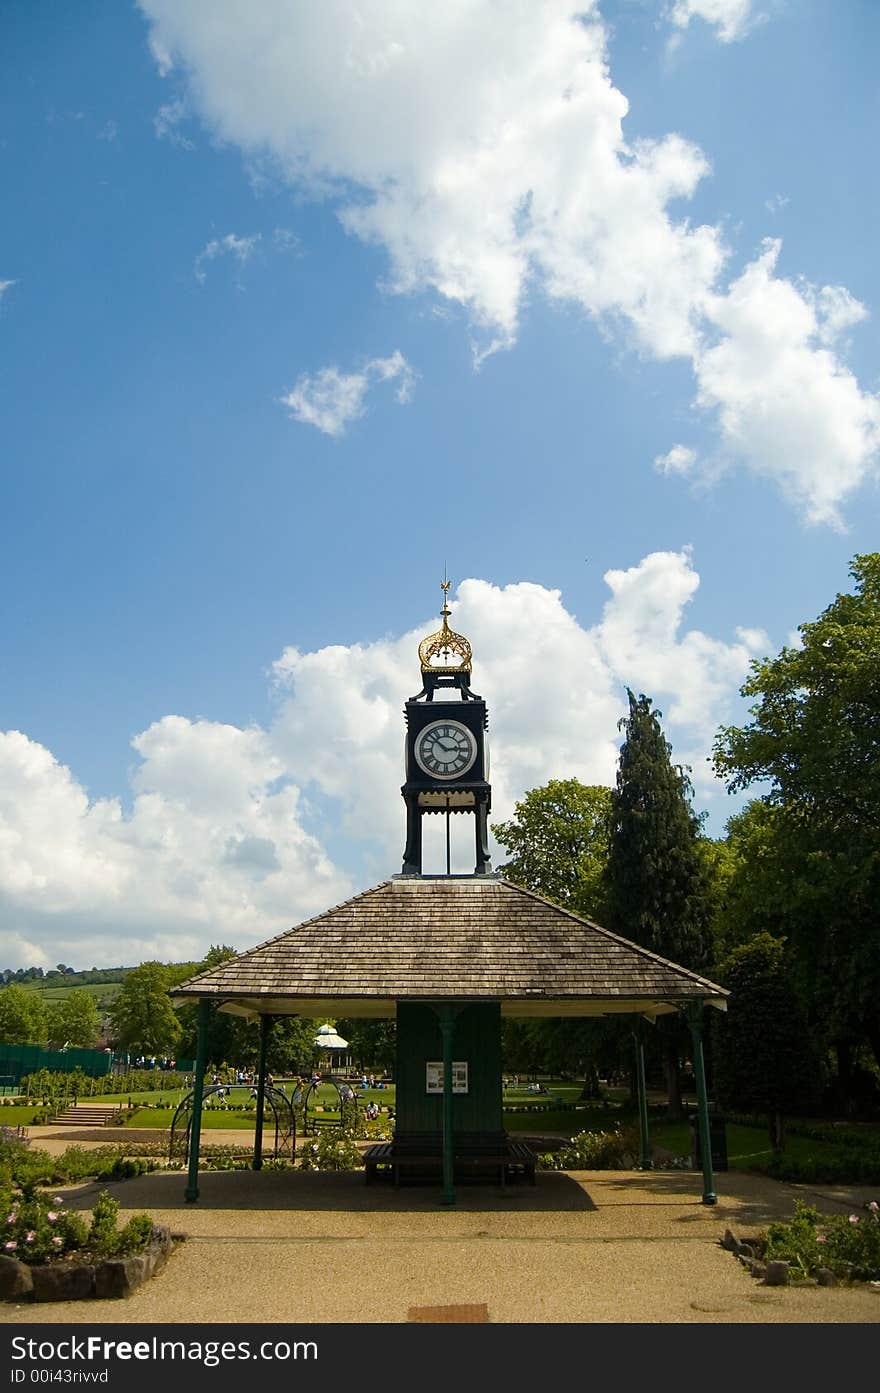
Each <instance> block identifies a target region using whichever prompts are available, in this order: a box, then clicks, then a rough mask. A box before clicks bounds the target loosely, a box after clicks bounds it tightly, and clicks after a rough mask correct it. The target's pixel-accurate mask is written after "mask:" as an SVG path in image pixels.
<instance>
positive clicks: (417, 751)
mask: <svg viewBox="0 0 880 1393" xmlns="http://www.w3.org/2000/svg"><path fill="white" fill-rule="evenodd" d="M449 584H450V582H449V581H448V580H444V581H443V582H442V589H443V609H442V610H441V616H442V619H443V627H442V628H441V629H439V630H438V631H437V633H435V634H429V635H428V637H427V638H424V639H422V642H421V643H420V644H419V662H420V664H421V669H422V690H421V691H420V692H419V693H418V694H417V695H416V696H414V697H410V699H409V701H408V702H407V703H406V707H405V711H404V714H405V717H406V783H405V784H404V785H403V787H402V788H401V790H400V791H401V793H402V794H403V799H404V802H405V803H406V847H405V849H404V853H403V874H404V875H421V874H422V818H423V817H424V815H425V814H426V813H445V814H446V816H447V818H448V817H449V816H450V815H451V814H452V813H472V814H473V817H474V843H475V866H474V874H475V875H490V874H491V871H492V864H491V861H490V859H489V813H490V811H491V807H492V789H491V787H490V784H489V748H488V744H487V741H486V730H487V728H488V725H489V717H488V715H487V712H486V703H485V702H484V700H483V698H482V697H481V696H478V695H477V693H476V692H472V691H471V687H470V681H471V659H472V652H471V646H470V644H469V643H468V641H467V639H466V638H465V637H464V636H463V635H462V634H456V633H454V632H453V631H452V629H450V627H449V622H448V621H449V616H450V614H451V613H452V611H451V610H450V608H449V596H448V591H449ZM444 689H450V691H454V692H455V693H456V696H455V698H452V697H450V699H445V698H444V697H441V698H440V699H439V700H437V697H436V694H437V692H438V690H441V691H442V690H444Z"/></svg>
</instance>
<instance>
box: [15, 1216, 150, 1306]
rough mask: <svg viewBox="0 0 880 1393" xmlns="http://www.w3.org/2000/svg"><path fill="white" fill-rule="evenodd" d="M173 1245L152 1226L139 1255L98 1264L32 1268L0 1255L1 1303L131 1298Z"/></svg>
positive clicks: (67, 1263) (52, 1263) (59, 1263)
mask: <svg viewBox="0 0 880 1393" xmlns="http://www.w3.org/2000/svg"><path fill="white" fill-rule="evenodd" d="M172 1246H173V1238H172V1235H171V1230H170V1229H169V1228H168V1227H167V1226H166V1225H165V1224H154V1225H153V1236H152V1238H151V1239H150V1242H149V1243H148V1244H147V1246H146V1248H145V1249H144V1250H143V1252H141V1253H135V1254H134V1255H133V1256H132V1257H127V1258H102V1259H101V1260H100V1261H99V1262H93V1263H92V1262H49V1263H35V1264H34V1265H33V1266H31V1265H30V1264H29V1263H26V1262H19V1261H18V1259H17V1258H11V1257H6V1256H5V1255H3V1256H0V1300H5V1301H81V1300H87V1299H88V1298H89V1297H105V1298H106V1297H121V1296H131V1294H132V1292H133V1291H134V1290H135V1288H136V1287H139V1286H140V1284H141V1282H145V1281H146V1280H147V1278H148V1277H152V1276H153V1275H154V1274H155V1273H156V1272H159V1271H161V1269H162V1268H163V1267H164V1266H165V1263H166V1262H167V1261H168V1254H169V1253H170V1252H171V1249H172Z"/></svg>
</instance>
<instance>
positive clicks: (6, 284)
mask: <svg viewBox="0 0 880 1393" xmlns="http://www.w3.org/2000/svg"><path fill="white" fill-rule="evenodd" d="M13 285H15V281H0V300H2V299H3V296H4V295H5V294H6V292H7V290H8V289H9V288H10V286H13Z"/></svg>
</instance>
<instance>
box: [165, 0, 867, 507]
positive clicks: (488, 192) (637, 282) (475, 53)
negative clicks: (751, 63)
mask: <svg viewBox="0 0 880 1393" xmlns="http://www.w3.org/2000/svg"><path fill="white" fill-rule="evenodd" d="M141 8H142V9H143V10H144V12H145V14H146V15H147V18H148V20H149V21H150V25H151V42H152V45H153V48H154V52H155V53H156V55H157V61H158V62H159V63H160V66H161V68H162V71H163V72H167V71H170V68H171V67H172V66H174V67H176V68H178V69H179V70H180V72H181V74H182V80H183V81H185V82H186V83H187V93H188V98H187V99H188V100H189V101H190V102H191V103H192V107H193V109H194V110H196V111H198V113H199V114H200V116H201V118H202V119H203V120H204V121H205V122H206V123H207V125H208V126H209V128H210V129H211V131H212V133H213V134H214V135H215V136H217V137H219V138H220V139H221V140H225V141H229V142H232V143H234V144H236V145H238V146H239V147H240V148H241V150H242V151H243V152H244V154H245V156H246V157H247V159H248V160H249V161H250V162H251V164H252V165H259V167H260V169H261V170H266V169H267V168H270V167H273V166H274V168H275V170H276V171H277V172H278V173H279V174H280V176H281V177H282V178H285V179H287V180H289V181H290V182H292V183H294V184H296V185H297V186H298V187H299V189H300V190H301V191H303V192H305V193H306V194H307V195H310V196H312V197H314V198H329V199H332V200H333V201H334V202H335V203H336V205H337V208H338V213H339V217H340V218H341V220H342V222H343V224H344V226H345V227H346V228H347V229H348V230H349V231H350V232H351V233H352V234H354V235H356V236H358V237H360V238H361V239H363V240H365V241H367V242H372V243H376V244H378V245H379V246H381V247H382V248H383V249H384V251H385V253H386V256H387V258H388V273H387V276H386V277H385V285H386V288H388V289H390V290H391V291H395V292H399V293H408V292H426V291H427V292H432V293H434V294H435V295H437V296H439V297H441V299H442V300H444V301H445V302H446V303H447V304H448V303H456V304H459V305H461V306H462V307H463V308H464V310H465V311H466V312H467V314H468V316H469V319H470V321H471V324H472V326H473V329H474V332H475V333H476V335H477V342H476V343H475V345H474V362H475V365H476V366H479V365H480V364H481V363H482V362H483V361H484V360H485V358H486V357H487V355H488V354H490V353H493V352H495V351H496V350H498V349H500V348H505V347H510V346H512V345H513V343H514V342H515V340H516V336H517V332H518V326H519V320H520V315H521V311H522V307H523V304H524V303H525V302H526V300H527V298H528V296H529V294H530V293H535V292H536V291H540V292H541V293H543V294H545V295H547V296H549V297H550V298H551V299H552V300H558V301H560V302H566V303H571V302H573V303H575V304H577V305H578V306H580V307H581V308H582V309H583V310H584V311H585V312H586V313H587V314H589V315H591V316H593V317H594V318H595V319H596V320H597V322H598V323H599V325H600V327H601V328H602V330H603V332H606V333H613V332H618V333H623V334H624V335H625V336H626V337H627V338H628V340H629V341H630V342H631V344H632V345H633V346H634V347H635V348H637V349H638V350H639V351H642V352H646V353H648V354H651V355H653V356H654V357H656V358H660V359H665V358H673V357H685V358H687V359H689V360H690V362H691V363H692V364H693V367H694V371H695V374H696V379H697V392H698V396H697V401H698V403H699V404H701V405H702V406H703V407H705V408H706V409H707V410H708V411H709V412H710V413H711V414H712V416H713V419H717V423H718V426H719V429H720V432H721V437H722V443H723V446H724V451H725V452H726V454H727V456H728V459H727V461H726V462H727V463H728V464H735V463H738V462H745V463H746V464H747V465H748V467H750V468H751V469H752V470H754V471H755V472H756V473H759V474H761V475H763V476H765V477H766V478H768V479H769V480H771V481H772V482H773V483H775V484H776V485H777V486H779V487H780V488H781V489H782V490H783V491H784V492H785V493H786V494H787V495H788V496H789V497H790V498H791V499H792V500H793V501H794V502H795V504H796V505H797V506H799V507H800V508H802V510H803V511H804V512H805V514H806V516H807V517H808V518H809V519H810V520H811V521H821V522H826V523H830V524H832V525H837V524H838V523H839V517H840V512H839V509H840V504H841V503H842V502H843V500H844V499H845V498H846V497H847V496H848V495H849V494H850V493H851V492H852V491H853V490H854V489H856V488H857V487H858V486H859V484H860V483H861V482H862V481H863V480H864V479H865V477H866V476H867V475H868V474H869V472H870V470H871V468H872V464H873V459H874V451H875V445H876V437H875V429H874V414H875V408H876V402H875V401H874V399H873V398H871V397H869V396H867V395H866V394H864V393H862V392H861V390H860V388H859V385H858V383H857V381H856V379H855V377H854V376H853V375H852V374H851V373H850V372H849V371H848V370H847V369H846V368H845V366H844V364H843V360H842V348H841V346H840V343H839V342H838V343H837V348H836V351H835V353H831V352H830V347H831V344H832V342H836V341H837V340H836V336H837V335H838V334H839V333H840V331H841V329H842V328H843V327H844V326H845V325H851V324H854V323H855V322H856V317H855V311H854V307H855V306H857V302H856V301H855V300H854V299H853V298H852V297H851V296H850V295H849V293H848V292H847V291H846V290H845V289H844V288H843V287H829V288H825V289H823V290H821V291H818V292H815V293H813V292H809V291H808V290H805V289H802V290H801V291H798V290H796V289H795V288H794V287H793V286H792V285H791V284H790V283H789V282H786V281H783V280H780V279H777V278H776V277H775V276H773V274H772V270H773V264H774V262H775V258H774V257H770V258H768V257H767V256H766V255H765V256H764V257H762V258H760V259H759V261H758V262H757V263H756V265H755V267H753V268H749V270H747V272H746V273H745V274H744V275H743V276H741V277H739V278H738V279H737V280H735V281H734V282H733V284H731V285H729V286H728V287H727V289H725V288H724V286H723V283H722V276H723V272H724V268H725V263H726V261H727V257H728V250H727V248H726V246H725V244H724V240H723V237H722V234H721V231H720V229H719V228H718V227H714V226H706V225H703V226H693V225H692V224H691V222H690V221H689V220H688V219H687V217H686V216H683V215H682V213H681V202H682V200H687V199H689V198H690V197H691V196H692V195H693V193H694V192H695V190H696V188H697V186H698V185H699V183H700V181H701V180H702V179H703V177H704V176H705V175H706V174H707V173H708V172H709V169H710V166H709V161H708V159H707V157H706V155H705V154H704V153H703V152H702V151H701V150H700V149H699V148H698V147H697V146H696V145H694V144H693V143H691V142H690V141H688V140H686V139H685V138H684V137H683V136H681V135H679V134H669V135H666V136H665V137H663V138H662V139H658V140H640V139H638V138H637V137H636V136H634V137H632V138H625V137H624V129H623V122H624V118H625V117H626V115H627V110H628V104H627V100H626V98H625V96H624V95H623V94H622V93H621V92H620V91H618V90H617V89H616V88H615V86H614V85H613V82H612V80H611V77H610V74H609V67H608V52H607V43H606V40H607V32H606V28H605V25H604V23H603V20H602V18H601V15H600V13H599V10H598V5H597V3H596V0H583V3H582V4H581V5H579V6H573V5H572V3H571V0H543V3H541V4H540V5H537V4H535V3H534V0H506V4H505V6H504V7H503V9H504V22H503V23H502V22H500V20H499V8H498V5H497V0H458V3H456V4H455V5H438V6H428V7H426V6H412V5H406V4H403V3H401V0H374V3H373V4H371V6H370V7H369V10H368V11H367V12H365V11H364V10H363V7H362V6H361V5H360V4H359V3H357V0H323V3H322V4H321V5H320V6H307V5H300V6H292V5H290V4H288V3H287V0H261V4H260V5H259V6H258V7H254V6H252V5H247V4H246V3H244V0H214V3H212V4H211V5H205V4H202V3H200V0H141ZM666 14H667V17H668V18H669V19H670V21H671V22H672V24H673V25H674V26H675V27H676V29H677V30H678V31H679V32H683V29H684V28H685V27H686V26H687V25H689V24H690V22H691V21H692V20H694V19H701V20H704V21H706V22H707V23H708V24H710V25H713V26H714V28H715V30H716V31H717V33H718V35H719V37H720V38H721V39H723V40H725V41H728V42H729V41H732V40H733V39H736V38H741V37H742V36H743V35H744V34H745V33H746V32H747V30H748V29H749V27H750V26H751V25H753V24H754V23H756V22H758V20H759V19H761V18H762V16H761V15H760V14H758V12H757V11H756V9H755V7H754V5H753V4H752V3H750V0H676V3H674V4H672V5H671V6H668V7H667V10H666ZM170 108H171V110H172V112H173V113H174V120H175V123H176V121H177V120H178V119H180V116H179V114H178V112H177V106H176V105H175V104H174V103H172V104H170ZM811 295H812V300H811ZM792 297H795V298H798V299H800V300H803V301H804V303H806V302H807V301H810V305H809V315H808V318H809V320H810V322H809V324H808V325H807V326H806V327H802V330H801V335H802V336H801V340H800V342H799V344H795V343H794V342H793V341H792V340H791V338H790V337H789V338H787V337H786V328H788V329H789V330H792V331H793V330H794V328H795V325H794V321H793V319H792V322H791V323H790V324H788V326H786V323H785V321H786V320H787V319H791V314H790V306H789V307H788V308H786V305H787V302H789V301H791V299H792ZM744 299H749V300H750V302H751V308H752V312H753V318H754V319H755V320H760V319H761V318H764V319H765V320H766V321H767V332H765V334H764V335H763V337H762V340H761V367H762V371H763V372H764V379H765V381H766V382H767V383H768V384H770V383H772V388H770V387H769V386H768V389H767V390H766V391H764V392H762V391H761V390H760V384H758V383H755V384H754V387H753V389H752V390H746V391H744V390H743V388H744V379H745V378H746V377H747V376H748V375H749V373H748V364H747V362H746V361H745V357H744V350H746V349H747V344H746V340H747V339H748V338H749V336H750V334H749V331H747V330H746V328H745V325H744V323H743V311H744V303H743V302H744ZM759 299H761V300H763V302H764V303H763V306H761V305H759V304H758V300H759ZM832 300H833V303H832V302H831V301H832ZM858 308H859V310H861V307H860V306H859V307H858ZM776 314H781V318H782V321H783V324H782V327H783V334H782V337H781V339H780V340H779V342H778V344H777V342H776V340H775V338H774V326H773V322H772V321H773V319H774V317H775V315H776ZM794 318H797V316H795V317H794ZM823 347H824V348H827V349H829V352H828V353H827V354H826V356H825V357H824V358H823V357H822V355H821V349H822V348H823ZM361 376H362V375H361V374H357V373H355V374H344V373H342V372H341V371H340V370H339V369H338V368H336V367H329V368H325V369H324V370H323V371H322V372H320V373H318V374H317V375H316V376H315V377H309V378H305V379H302V380H301V382H300V383H299V384H297V387H295V388H294V389H293V391H292V392H291V394H290V398H292V399H293V400H292V405H291V410H292V411H293V413H294V415H296V416H297V418H298V419H302V420H307V421H309V422H310V423H312V424H314V425H316V426H317V428H318V429H320V430H325V431H327V432H328V433H330V434H337V435H338V434H340V433H342V431H344V429H345V426H346V424H347V423H348V422H349V421H351V420H353V419H355V418H356V417H357V416H358V415H359V414H361V412H362V410H363V400H364V392H365V390H366V389H365V385H364V383H363V382H362V381H361ZM805 390H806V391H808V393H809V394H810V396H809V410H808V411H807V412H806V413H805V414H804V416H803V417H800V418H799V416H798V413H797V412H796V411H794V410H792V409H789V405H787V404H790V403H793V402H794V401H796V400H800V398H801V395H802V393H803V392H804V391H805ZM288 400H290V399H288ZM807 421H808V422H809V424H807ZM805 435H810V436H811V439H812V442H813V443H812V445H811V446H809V448H806V449H805V450H804V449H802V448H801V447H802V444H803V441H802V439H801V437H802V436H805ZM684 448H686V447H682V446H676V447H673V449H672V450H671V451H670V452H669V453H668V454H666V455H661V456H659V457H658V460H657V467H658V468H660V469H662V470H663V472H664V473H666V474H674V473H681V472H682V466H686V467H687V468H688V469H689V470H690V472H691V474H695V473H696V472H697V471H696V461H695V460H694V461H692V462H691V461H689V459H688V457H687V456H686V455H682V454H681V453H676V452H677V451H678V452H680V451H681V450H682V449H684ZM717 456H718V452H711V453H710V455H709V456H707V457H706V459H705V460H704V462H703V464H702V466H701V473H702V474H703V475H704V476H705V475H706V473H707V471H710V472H711V476H714V475H716V474H718V472H719V465H720V463H722V461H720V460H719V458H718V457H717Z"/></svg>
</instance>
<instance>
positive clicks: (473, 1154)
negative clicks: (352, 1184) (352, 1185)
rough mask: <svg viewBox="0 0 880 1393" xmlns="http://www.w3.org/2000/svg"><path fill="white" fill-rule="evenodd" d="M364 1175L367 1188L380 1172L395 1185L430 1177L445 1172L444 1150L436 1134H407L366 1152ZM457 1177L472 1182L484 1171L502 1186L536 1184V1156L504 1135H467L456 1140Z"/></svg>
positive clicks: (526, 1144)
mask: <svg viewBox="0 0 880 1393" xmlns="http://www.w3.org/2000/svg"><path fill="white" fill-rule="evenodd" d="M363 1159H364V1172H365V1177H364V1178H365V1180H366V1183H367V1184H368V1185H370V1184H372V1183H373V1181H374V1180H375V1179H376V1178H377V1175H378V1172H379V1169H380V1168H381V1169H382V1170H383V1171H385V1170H388V1171H390V1172H391V1176H392V1179H393V1181H394V1184H395V1185H399V1184H400V1181H401V1176H402V1175H403V1176H406V1175H409V1176H410V1177H413V1176H415V1177H418V1176H419V1174H420V1173H421V1174H422V1175H423V1176H430V1177H431V1178H432V1179H433V1178H434V1176H435V1175H436V1174H437V1173H438V1172H442V1170H443V1146H442V1140H441V1137H440V1134H439V1133H437V1132H421V1133H420V1132H408V1133H404V1134H403V1135H402V1136H401V1137H395V1139H394V1141H390V1142H387V1141H386V1142H377V1143H375V1144H374V1145H373V1146H368V1147H367V1148H366V1150H365V1152H364V1158H363ZM453 1165H454V1174H455V1176H456V1177H457V1178H458V1179H464V1178H473V1177H474V1176H479V1175H480V1174H481V1173H483V1172H485V1171H494V1172H495V1175H496V1178H497V1180H498V1182H499V1184H501V1185H506V1184H507V1181H508V1178H516V1179H524V1180H528V1181H529V1183H530V1184H532V1185H534V1184H535V1153H534V1151H532V1148H531V1147H530V1146H529V1145H528V1143H527V1142H523V1141H514V1140H511V1139H510V1138H509V1137H505V1136H504V1135H503V1134H501V1135H500V1136H499V1135H497V1134H488V1135H486V1134H482V1133H465V1134H460V1135H458V1136H456V1138H455V1149H454V1155H453Z"/></svg>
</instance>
